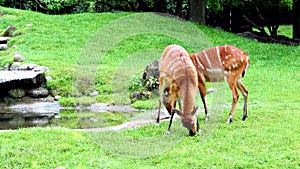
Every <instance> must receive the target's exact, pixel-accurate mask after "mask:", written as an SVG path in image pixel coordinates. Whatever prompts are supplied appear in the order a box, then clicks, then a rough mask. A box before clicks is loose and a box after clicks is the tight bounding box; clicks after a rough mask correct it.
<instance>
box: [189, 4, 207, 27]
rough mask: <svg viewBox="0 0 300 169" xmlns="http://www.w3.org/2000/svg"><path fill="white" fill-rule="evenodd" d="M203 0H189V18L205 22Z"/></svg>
mask: <svg viewBox="0 0 300 169" xmlns="http://www.w3.org/2000/svg"><path fill="white" fill-rule="evenodd" d="M205 4H206V2H205V0H189V6H190V7H189V20H191V21H195V22H198V23H202V24H205Z"/></svg>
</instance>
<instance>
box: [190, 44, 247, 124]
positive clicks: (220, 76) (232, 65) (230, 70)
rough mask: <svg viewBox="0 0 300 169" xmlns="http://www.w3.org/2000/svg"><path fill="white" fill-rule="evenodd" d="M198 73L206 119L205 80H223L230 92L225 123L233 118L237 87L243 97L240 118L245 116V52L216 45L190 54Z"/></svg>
mask: <svg viewBox="0 0 300 169" xmlns="http://www.w3.org/2000/svg"><path fill="white" fill-rule="evenodd" d="M190 58H191V59H192V61H193V63H194V65H195V67H196V69H197V74H198V88H199V91H200V95H201V99H202V102H203V104H204V109H205V115H206V121H207V120H208V119H209V112H208V110H207V105H206V100H205V96H206V86H205V82H220V81H223V80H225V81H226V82H227V83H228V86H229V89H230V90H231V93H232V105H231V110H230V114H229V118H228V120H227V123H231V122H232V119H233V114H234V110H235V107H236V103H237V101H238V98H239V94H238V91H237V89H239V90H240V91H241V92H242V94H243V97H244V115H243V118H242V120H246V118H247V99H248V90H247V89H246V87H245V86H244V84H243V83H242V78H243V77H244V75H245V73H246V71H247V68H248V66H249V63H250V60H249V57H248V56H247V54H246V53H245V52H244V51H242V50H241V49H238V48H236V47H234V46H229V45H225V46H216V47H212V48H209V49H207V50H204V51H201V52H198V53H193V54H190Z"/></svg>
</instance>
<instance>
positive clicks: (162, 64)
mask: <svg viewBox="0 0 300 169" xmlns="http://www.w3.org/2000/svg"><path fill="white" fill-rule="evenodd" d="M159 71H160V77H159V91H160V101H159V111H158V117H157V123H159V115H160V107H161V103H165V105H166V108H167V110H168V112H169V113H170V114H171V119H170V124H169V128H168V131H167V133H169V132H170V127H171V124H172V119H173V115H174V113H175V112H176V113H178V115H180V117H181V121H182V123H183V126H184V127H186V128H187V129H188V130H189V131H190V134H191V135H195V134H196V131H197V130H198V121H197V119H196V118H197V117H196V115H195V113H196V109H195V97H196V94H197V92H196V91H197V86H198V81H197V72H196V69H195V67H194V65H193V62H192V61H191V60H190V58H189V54H188V53H187V51H186V50H185V49H184V48H183V47H181V46H179V45H169V46H168V47H166V48H165V50H164V51H163V54H162V56H161V59H160V61H159ZM165 93H167V96H166V95H165ZM177 99H180V100H182V102H183V104H182V109H181V110H177V109H175V105H176V100H177ZM166 103H167V104H166ZM179 107H180V106H179Z"/></svg>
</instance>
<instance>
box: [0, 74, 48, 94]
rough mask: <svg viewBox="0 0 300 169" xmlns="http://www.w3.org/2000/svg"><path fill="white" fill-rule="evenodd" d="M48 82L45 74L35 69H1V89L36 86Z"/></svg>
mask: <svg viewBox="0 0 300 169" xmlns="http://www.w3.org/2000/svg"><path fill="white" fill-rule="evenodd" d="M45 82H46V79H45V74H44V73H42V72H34V71H0V90H6V91H7V90H9V89H12V88H34V87H38V86H41V84H44V83H45Z"/></svg>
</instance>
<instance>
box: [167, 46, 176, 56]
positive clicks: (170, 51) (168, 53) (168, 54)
mask: <svg viewBox="0 0 300 169" xmlns="http://www.w3.org/2000/svg"><path fill="white" fill-rule="evenodd" d="M173 50H180V49H179V48H178V47H174V48H172V49H170V50H169V51H168V52H167V53H166V55H165V56H168V57H169V56H170V53H172V51H173Z"/></svg>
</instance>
